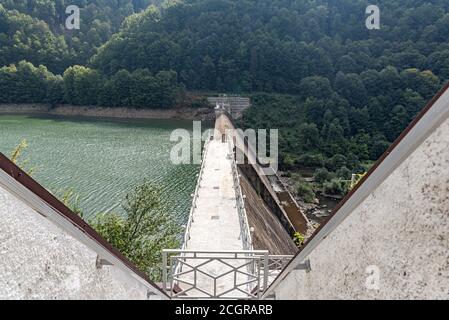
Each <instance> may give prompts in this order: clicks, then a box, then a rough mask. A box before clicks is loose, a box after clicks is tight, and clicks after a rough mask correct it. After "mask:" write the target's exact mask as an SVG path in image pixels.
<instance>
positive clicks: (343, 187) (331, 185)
mask: <svg viewBox="0 0 449 320" xmlns="http://www.w3.org/2000/svg"><path fill="white" fill-rule="evenodd" d="M347 189H348V187H347V183H346V182H345V181H343V180H341V179H332V180H331V181H328V182H325V183H324V184H323V191H324V193H325V194H329V195H336V196H341V195H344V194H346V192H347Z"/></svg>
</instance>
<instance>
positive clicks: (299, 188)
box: [296, 181, 315, 203]
mask: <svg viewBox="0 0 449 320" xmlns="http://www.w3.org/2000/svg"><path fill="white" fill-rule="evenodd" d="M296 193H297V195H298V196H299V197H301V198H302V199H303V200H304V202H306V203H312V202H313V200H315V192H313V189H312V187H311V186H310V185H309V184H308V183H307V182H305V181H300V182H297V183H296Z"/></svg>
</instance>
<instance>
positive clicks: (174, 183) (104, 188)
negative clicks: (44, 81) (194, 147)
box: [0, 115, 199, 223]
mask: <svg viewBox="0 0 449 320" xmlns="http://www.w3.org/2000/svg"><path fill="white" fill-rule="evenodd" d="M177 128H184V129H187V130H189V131H191V130H192V122H191V121H179V120H105V119H98V118H96V119H86V118H73V117H47V116H45V117H41V116H23V115H20V116H16V115H0V152H2V153H4V154H5V155H6V156H8V157H9V156H10V154H11V151H12V150H14V148H15V147H16V146H17V145H18V144H19V143H20V141H21V140H22V139H26V141H27V143H28V145H29V146H28V148H27V149H26V151H25V152H24V155H23V156H22V159H29V163H28V164H27V167H33V168H34V172H33V178H34V179H36V180H37V181H38V182H39V183H41V184H42V185H43V186H44V187H46V188H47V189H48V190H50V191H51V192H52V193H54V194H55V195H57V196H59V197H60V196H61V195H62V194H63V193H64V192H65V191H67V190H70V189H72V190H73V191H74V193H75V194H77V195H78V197H79V201H78V206H79V207H80V208H81V209H82V210H83V212H84V215H85V216H86V217H89V216H92V215H95V214H97V213H99V212H111V211H115V212H122V209H121V202H122V200H123V199H124V197H125V195H126V194H127V193H128V192H129V191H131V190H132V188H133V187H134V186H136V185H137V184H139V183H141V182H142V181H143V180H144V179H147V180H149V181H151V182H153V183H154V184H155V185H156V186H157V187H159V188H160V190H161V191H162V195H163V199H162V206H163V208H164V209H165V210H169V211H170V212H171V213H172V214H173V215H174V216H175V217H176V218H177V220H178V221H179V222H180V223H183V222H184V221H185V220H186V219H187V216H188V213H189V210H190V205H191V196H190V195H191V193H193V191H194V190H195V184H196V179H197V178H196V175H197V173H198V172H199V166H198V165H179V166H176V165H174V164H172V163H171V161H170V150H171V147H172V146H173V145H174V144H175V143H174V142H170V133H171V132H172V131H173V130H174V129H177Z"/></svg>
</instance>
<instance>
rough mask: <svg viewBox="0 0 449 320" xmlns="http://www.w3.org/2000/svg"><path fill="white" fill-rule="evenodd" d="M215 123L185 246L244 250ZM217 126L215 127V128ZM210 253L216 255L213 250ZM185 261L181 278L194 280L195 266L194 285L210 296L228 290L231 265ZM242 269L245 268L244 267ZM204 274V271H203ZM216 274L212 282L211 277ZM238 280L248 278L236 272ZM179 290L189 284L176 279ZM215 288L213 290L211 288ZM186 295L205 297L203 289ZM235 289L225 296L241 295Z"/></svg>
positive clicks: (229, 164)
mask: <svg viewBox="0 0 449 320" xmlns="http://www.w3.org/2000/svg"><path fill="white" fill-rule="evenodd" d="M219 125H220V124H219V123H218V124H216V130H215V134H214V139H213V140H212V141H210V142H209V145H208V147H207V151H206V154H204V155H203V161H204V168H203V173H202V176H201V180H200V181H199V183H200V188H199V191H198V199H197V201H196V206H195V207H194V209H193V212H192V217H193V220H192V222H191V227H190V238H189V240H188V241H187V245H186V250H194V251H242V250H245V246H244V241H243V238H242V237H241V234H242V230H241V227H242V224H241V223H240V218H239V213H238V209H237V199H236V191H235V188H236V186H235V185H234V179H233V174H232V158H231V157H230V155H229V154H230V149H229V145H228V143H227V142H222V135H221V131H220V130H219ZM217 128H218V129H217ZM213 256H216V254H214V255H213ZM224 261H226V263H228V264H230V265H232V266H234V267H237V266H239V265H243V264H245V262H246V261H245V260H242V259H240V260H234V261H230V260H225V259H224ZM186 263H187V264H188V265H185V266H183V268H182V271H183V272H188V271H191V272H188V273H187V274H185V275H183V276H181V277H180V278H181V279H182V280H183V281H186V282H188V283H193V282H194V272H193V270H192V268H191V267H190V266H198V265H200V264H203V265H202V266H201V267H199V268H200V270H201V271H202V272H197V273H196V276H197V280H196V281H197V282H196V285H197V288H200V289H201V290H203V291H205V292H207V293H209V294H210V295H211V296H215V294H221V293H224V292H227V291H229V290H230V289H231V288H232V287H233V284H234V273H229V274H226V273H228V272H229V271H230V270H231V269H232V268H230V266H229V265H226V264H224V263H222V262H219V261H217V260H212V261H210V262H207V260H204V259H202V260H197V259H187V260H186ZM242 271H244V272H247V268H244V269H243V270H242ZM206 274H208V275H206ZM211 276H213V277H220V278H219V279H218V280H217V284H216V286H215V285H214V281H213V279H212V277H211ZM237 281H238V283H245V282H247V281H248V278H247V277H246V276H243V275H242V274H239V275H238V276H237ZM179 285H180V287H181V288H182V289H183V290H188V289H189V288H191V286H190V285H186V284H185V283H180V284H179ZM215 290H216V292H214V291H215ZM187 295H188V296H190V297H205V298H206V297H207V295H205V294H204V292H201V291H199V290H196V289H193V290H191V291H188V292H187ZM244 296H245V295H244V294H242V293H241V292H239V291H235V290H234V291H231V292H229V294H227V295H226V297H244Z"/></svg>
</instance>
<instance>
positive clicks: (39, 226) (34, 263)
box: [0, 187, 148, 299]
mask: <svg viewBox="0 0 449 320" xmlns="http://www.w3.org/2000/svg"><path fill="white" fill-rule="evenodd" d="M0 221H1V224H0V257H1V263H0V299H147V294H148V291H147V287H146V286H144V285H143V284H142V283H141V282H139V281H138V280H136V279H135V278H134V277H133V276H132V275H131V274H130V273H126V272H124V271H123V270H121V269H118V268H117V267H115V266H103V267H102V268H101V269H97V268H96V258H97V254H96V252H94V251H93V250H91V249H90V248H88V247H87V246H86V245H84V244H82V243H81V242H79V241H78V240H77V239H75V238H74V237H72V236H71V235H69V234H68V233H67V232H65V231H64V230H63V229H61V228H60V227H58V226H56V225H55V224H53V223H52V222H50V221H49V220H48V219H46V218H44V217H43V216H42V215H40V214H39V213H37V212H36V211H34V210H33V209H31V208H30V207H29V206H27V205H26V204H25V203H23V202H22V201H21V200H19V199H18V198H16V197H15V196H13V195H12V194H10V193H9V192H8V191H6V190H5V189H3V188H2V187H0Z"/></svg>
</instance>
